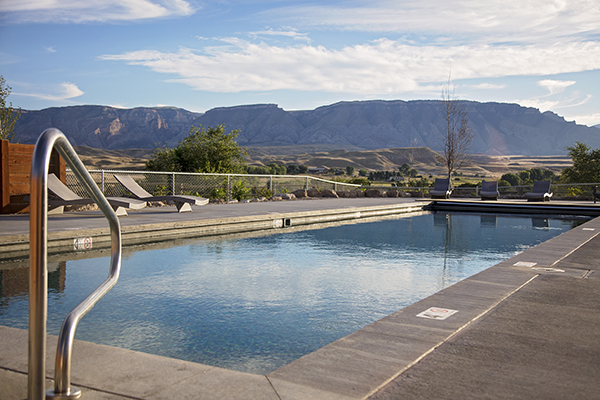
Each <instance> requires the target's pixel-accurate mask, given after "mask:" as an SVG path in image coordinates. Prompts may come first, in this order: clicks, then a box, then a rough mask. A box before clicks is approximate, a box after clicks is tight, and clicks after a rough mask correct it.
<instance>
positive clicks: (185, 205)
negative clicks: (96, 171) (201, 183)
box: [114, 175, 208, 212]
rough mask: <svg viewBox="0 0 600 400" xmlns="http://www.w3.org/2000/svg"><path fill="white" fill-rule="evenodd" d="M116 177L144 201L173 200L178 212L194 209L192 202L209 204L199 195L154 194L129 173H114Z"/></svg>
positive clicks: (201, 204)
mask: <svg viewBox="0 0 600 400" xmlns="http://www.w3.org/2000/svg"><path fill="white" fill-rule="evenodd" d="M114 177H115V179H116V180H117V181H119V182H120V183H121V184H122V185H123V186H125V188H126V189H127V190H129V191H130V192H131V193H132V194H133V195H134V196H135V197H137V198H138V199H140V200H144V201H173V202H175V205H176V206H177V211H178V212H186V211H192V204H193V205H196V206H203V205H205V204H208V199H205V198H204V197H198V196H188V195H166V196H152V195H151V194H150V193H148V192H147V191H146V190H144V188H143V187H141V186H140V185H139V184H138V183H137V182H136V181H135V180H134V179H133V178H132V177H131V176H129V175H114Z"/></svg>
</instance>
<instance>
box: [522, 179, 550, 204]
mask: <svg viewBox="0 0 600 400" xmlns="http://www.w3.org/2000/svg"><path fill="white" fill-rule="evenodd" d="M550 197H552V193H550V181H535V182H533V189H532V190H531V193H525V198H526V199H527V201H550Z"/></svg>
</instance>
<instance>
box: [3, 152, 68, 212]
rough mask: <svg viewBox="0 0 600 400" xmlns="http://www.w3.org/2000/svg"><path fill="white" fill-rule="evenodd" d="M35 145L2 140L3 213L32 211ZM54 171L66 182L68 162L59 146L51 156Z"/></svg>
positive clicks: (52, 170)
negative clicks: (30, 206) (58, 149)
mask: <svg viewBox="0 0 600 400" xmlns="http://www.w3.org/2000/svg"><path fill="white" fill-rule="evenodd" d="M34 148H35V145H32V144H19V143H9V142H8V140H2V141H0V168H1V169H0V199H1V201H2V204H1V206H2V209H1V212H2V214H12V213H23V212H29V202H28V201H27V197H28V196H29V194H30V193H31V188H30V179H31V159H32V156H33V150H34ZM49 171H50V172H51V173H54V174H56V176H58V177H59V178H60V180H61V181H63V183H66V179H67V174H66V165H65V162H64V160H63V159H62V157H60V155H59V154H58V152H57V151H56V149H54V150H52V155H51V156H50V168H49Z"/></svg>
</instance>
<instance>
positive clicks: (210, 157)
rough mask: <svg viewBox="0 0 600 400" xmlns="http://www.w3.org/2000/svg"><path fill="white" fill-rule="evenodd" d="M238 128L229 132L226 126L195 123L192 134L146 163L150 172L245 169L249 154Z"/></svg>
mask: <svg viewBox="0 0 600 400" xmlns="http://www.w3.org/2000/svg"><path fill="white" fill-rule="evenodd" d="M238 135H239V131H238V130H234V131H232V132H230V133H227V134H226V133H225V127H224V125H222V124H221V125H219V126H218V127H216V128H212V127H210V126H209V127H208V128H203V127H202V125H198V126H197V127H196V126H192V128H191V129H190V134H189V135H188V136H187V137H186V138H185V139H183V140H182V141H181V142H179V144H178V145H177V147H175V148H172V149H169V148H166V147H163V148H160V149H158V150H156V151H155V152H154V154H153V155H152V158H151V159H150V160H148V161H147V162H146V169H148V170H150V171H173V172H207V173H221V174H233V173H243V172H244V171H245V166H246V161H245V160H244V156H245V155H246V154H247V151H246V149H245V148H243V147H240V146H239V145H238V144H237V142H236V141H235V138H237V136H238Z"/></svg>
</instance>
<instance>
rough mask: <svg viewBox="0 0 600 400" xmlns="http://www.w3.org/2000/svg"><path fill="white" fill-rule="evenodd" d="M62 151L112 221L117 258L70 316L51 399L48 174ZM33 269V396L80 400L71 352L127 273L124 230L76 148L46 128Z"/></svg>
mask: <svg viewBox="0 0 600 400" xmlns="http://www.w3.org/2000/svg"><path fill="white" fill-rule="evenodd" d="M54 147H56V149H57V150H58V152H59V154H60V155H61V156H62V157H63V158H64V160H65V161H66V163H67V165H69V167H71V169H72V170H73V173H74V174H75V176H76V177H77V179H78V180H79V181H80V182H81V183H82V184H83V186H84V187H85V189H86V191H87V192H88V194H89V195H90V196H91V198H92V199H93V200H94V201H95V202H96V204H98V207H99V208H100V210H101V211H102V213H103V214H104V215H105V216H106V218H107V219H108V223H109V226H110V236H111V260H110V271H109V275H108V278H107V279H106V280H105V281H104V282H103V283H102V284H101V285H100V286H98V287H97V288H96V290H94V292H92V293H91V294H90V295H89V296H88V297H86V298H85V299H84V300H83V301H82V302H81V303H80V304H79V305H77V306H76V307H75V308H74V309H73V310H72V311H71V312H70V313H69V314H68V315H67V317H66V318H65V320H64V322H63V324H62V327H61V330H60V334H59V337H58V346H57V349H56V367H55V378H54V390H48V391H47V392H46V396H44V391H45V378H46V376H45V375H46V319H47V312H48V299H47V297H48V293H47V292H48V289H47V287H48V286H47V285H48V270H47V261H48V243H47V239H48V170H49V164H50V153H51V152H52V149H53V148H54ZM29 230H30V235H29V236H30V250H29V254H30V271H29V365H28V373H29V375H28V382H27V383H28V386H27V390H28V398H29V400H42V399H44V397H46V398H61V399H78V398H79V397H80V396H81V390H79V389H78V388H76V387H74V386H71V351H72V348H73V340H74V337H75V329H77V323H78V322H79V321H80V320H81V318H82V317H83V316H84V315H85V314H87V313H88V312H89V311H90V310H91V309H92V308H93V307H94V305H95V304H96V303H97V302H98V300H100V299H101V298H102V297H103V296H104V295H105V294H106V293H107V292H108V291H109V290H110V289H111V288H112V287H113V286H114V285H115V284H116V283H117V280H118V279H119V272H120V270H121V226H120V224H119V219H118V218H117V216H116V214H115V212H114V211H113V209H112V208H111V206H110V204H109V203H108V201H107V200H106V198H105V197H104V195H102V192H100V189H98V186H96V184H95V183H94V180H93V179H92V177H91V176H90V174H89V173H88V172H87V170H86V169H85V167H84V165H83V163H82V162H81V160H80V159H79V157H78V156H77V153H75V150H74V149H73V147H72V146H71V144H70V143H69V141H68V140H67V138H66V137H65V135H64V134H63V133H62V132H61V131H59V130H58V129H54V128H50V129H46V130H45V131H44V132H43V133H42V134H41V135H40V137H39V138H38V141H37V143H36V145H35V149H34V151H33V158H32V161H31V195H30V224H29Z"/></svg>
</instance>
